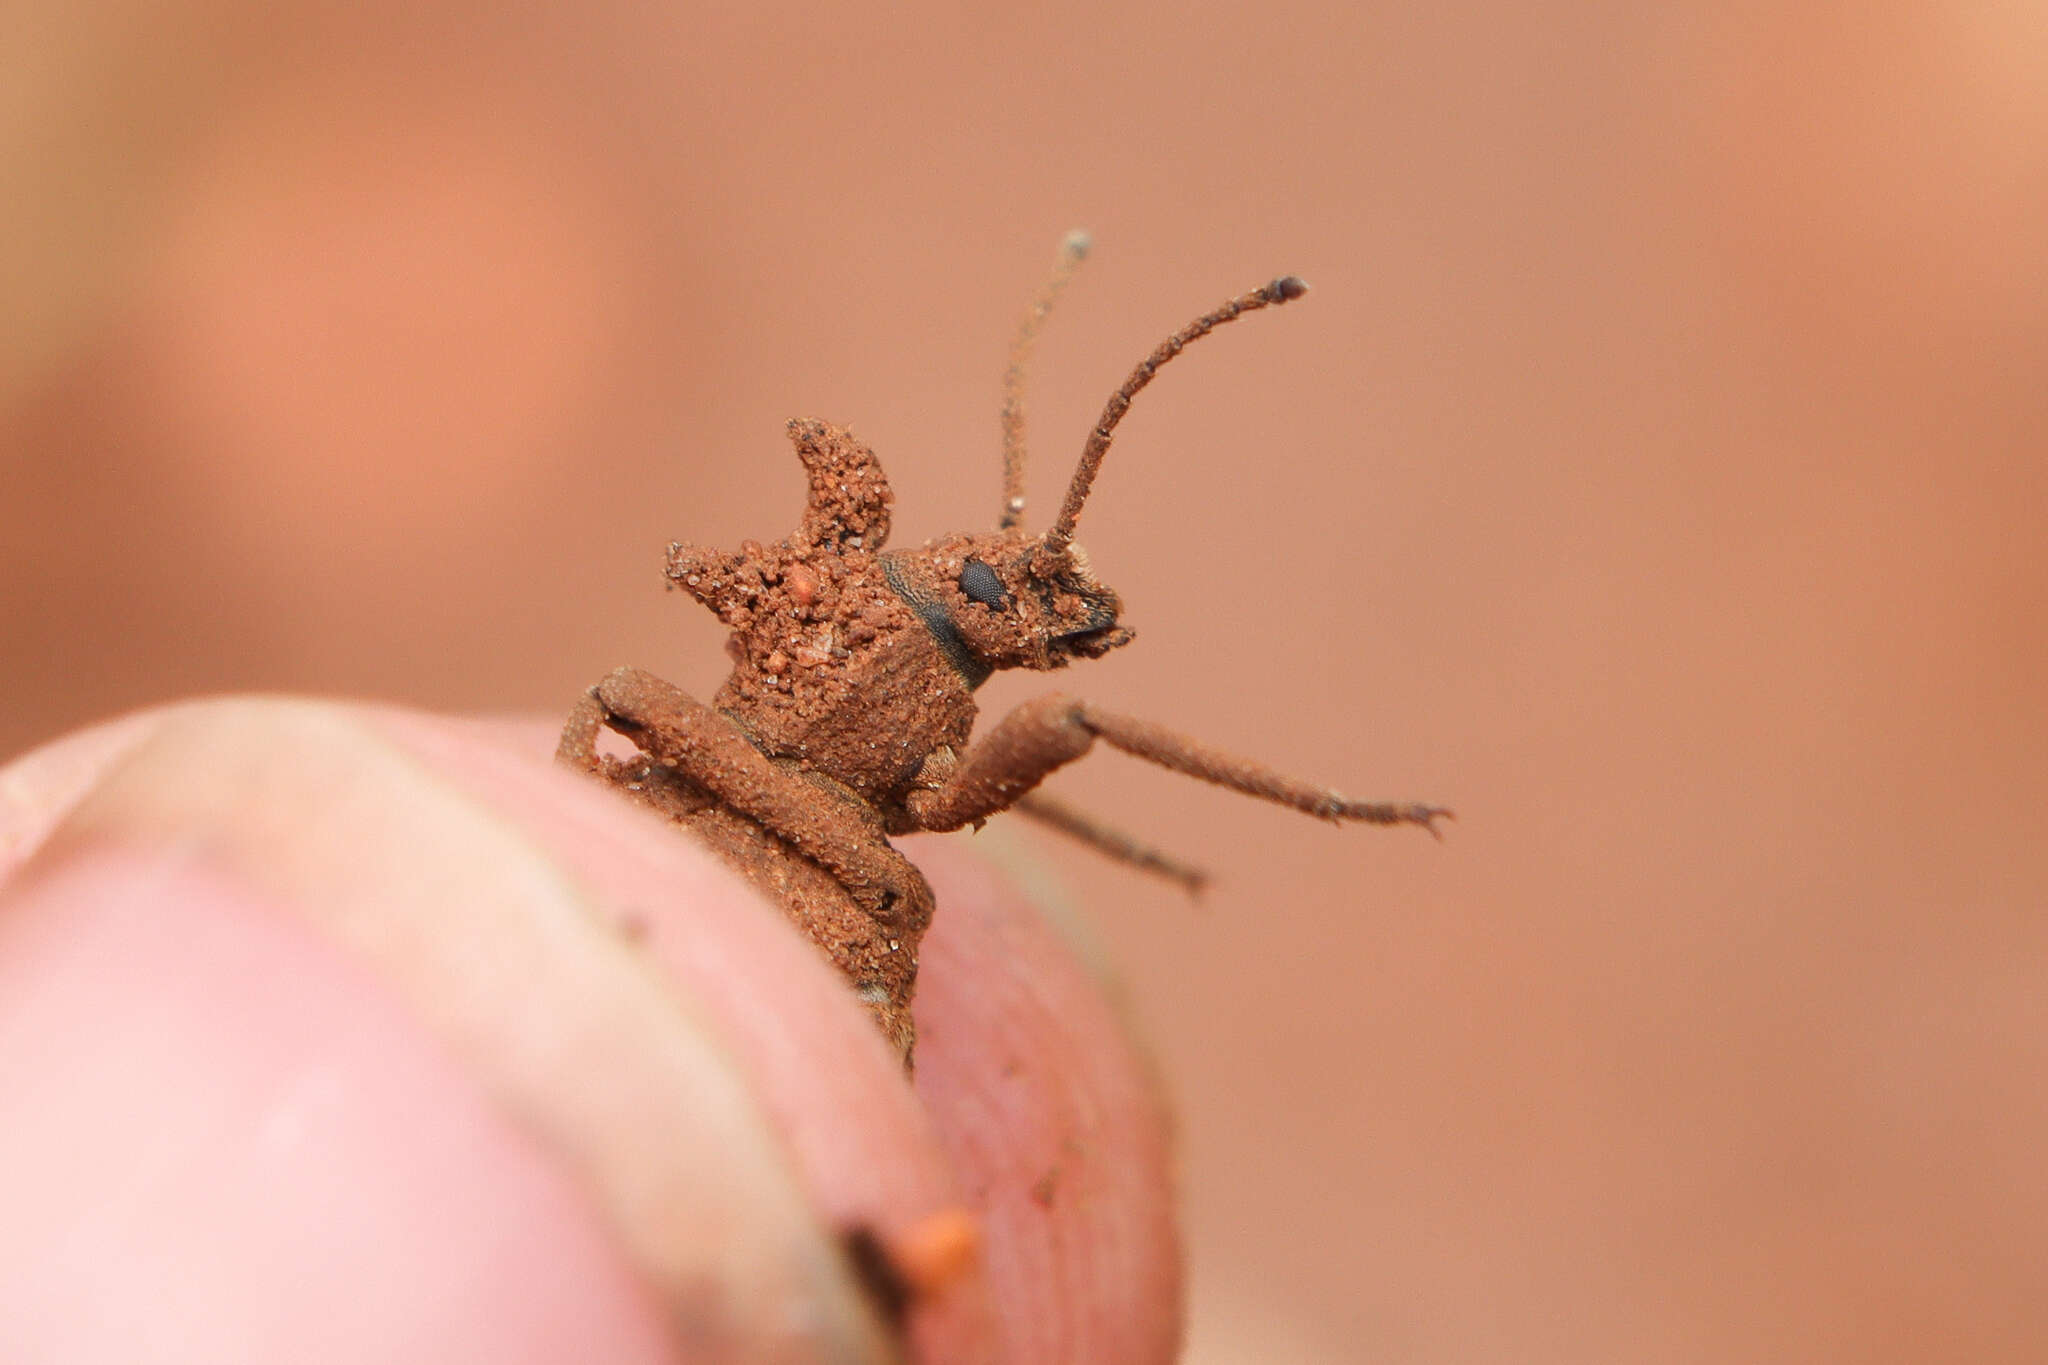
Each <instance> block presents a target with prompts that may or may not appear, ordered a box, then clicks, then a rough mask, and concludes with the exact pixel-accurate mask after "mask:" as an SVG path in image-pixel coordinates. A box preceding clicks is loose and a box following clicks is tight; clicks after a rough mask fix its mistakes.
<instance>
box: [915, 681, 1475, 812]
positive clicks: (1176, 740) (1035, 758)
mask: <svg viewBox="0 0 2048 1365" xmlns="http://www.w3.org/2000/svg"><path fill="white" fill-rule="evenodd" d="M1098 738H1099V739H1102V740H1104V741H1105V742H1107V743H1109V744H1111V745H1113V746H1114V747H1116V748H1118V749H1122V750H1123V751H1124V752H1125V753H1127V754H1132V755H1134V756H1136V757H1138V758H1142V759H1144V760H1146V761H1147V762H1150V763H1157V764H1158V765H1159V766H1161V767H1162V768H1171V769H1173V770H1174V771H1175V772H1179V773H1186V774H1187V775H1188V776H1189V777H1196V778H1200V779H1201V780H1202V781H1204V782H1212V783H1214V784H1215V785H1217V786H1219V787H1228V788H1229V789H1230V790H1232V791H1235V792H1242V793H1243V794H1244V795H1246V796H1256V797H1258V798H1259V799H1261V800H1264V801H1272V802H1276V803H1278V804H1280V805H1283V806H1292V807H1293V808H1294V809H1295V810H1298V811H1302V812H1304V813H1306V814H1309V815H1313V816H1316V817H1318V818H1320V819H1324V820H1334V821H1344V820H1362V821H1364V822H1366V823H1367V824H1374V825H1402V824H1409V825H1420V826H1422V827H1423V828H1424V829H1426V830H1428V831H1429V832H1430V833H1431V834H1436V833H1437V829H1436V825H1435V823H1434V822H1435V821H1436V820H1437V819H1438V818H1440V817H1441V818H1449V817H1450V814H1451V812H1449V811H1448V810H1445V809H1443V808H1442V807H1440V806H1425V805H1420V804H1414V803H1400V802H1383V801H1353V800H1351V799H1349V798H1347V797H1345V796H1342V795H1340V794H1338V793H1337V792H1335V791H1332V790H1331V789H1330V788H1328V787H1324V786H1321V785H1319V784H1317V783H1313V782H1305V781H1303V780H1301V779H1300V778H1294V777H1288V776H1286V775H1285V774H1283V773H1278V772H1275V771H1274V770H1273V769H1271V768H1269V767H1267V766H1266V765H1265V764H1263V763H1256V762H1253V761H1252V760H1251V759H1247V758H1239V757H1237V756H1235V755H1233V754H1227V753H1224V752H1223V751H1222V750H1220V749H1212V748H1210V747H1209V746H1208V745H1206V744H1201V743H1199V742H1197V741H1195V740H1192V739H1189V738H1188V737H1187V736H1185V735H1181V734H1177V733H1175V732H1174V731H1172V730H1169V729H1167V728H1166V727H1165V726H1163V725H1154V724H1153V723H1152V722H1150V721H1143V720H1137V719H1135V718H1133V717H1130V716H1120V715H1117V714H1116V713H1115V712H1112V711H1104V710H1103V709H1101V708H1100V707H1097V706H1092V705H1090V704H1089V703H1087V702H1083V701H1076V700H1075V699H1073V698H1071V697H1062V696H1060V695H1058V694H1056V693H1055V694H1054V695H1052V696H1047V697H1040V698H1038V699H1037V700H1035V701H1028V702H1025V703H1024V704H1023V705H1022V706H1020V707H1018V708H1017V709H1016V710H1014V711H1012V712H1011V713H1010V714H1009V715H1007V716H1005V717H1003V719H1002V721H1001V722H1000V723H998V724H997V726H996V727H995V729H993V730H991V731H990V732H989V734H988V736H987V738H985V739H983V740H982V741H981V742H980V743H978V744H976V745H974V746H973V747H972V748H970V749H969V750H968V751H967V754H966V756H965V757H964V758H962V759H961V760H960V763H959V765H958V767H956V768H955V769H954V770H953V772H952V774H951V775H950V776H949V777H948V778H947V779H946V780H945V781H944V782H943V783H942V784H941V785H940V786H939V787H938V788H937V789H936V790H931V791H919V792H912V793H911V794H910V796H909V798H908V799H907V800H906V801H905V803H904V804H905V805H906V806H908V808H909V810H910V813H911V814H912V815H913V816H915V817H916V818H917V821H918V824H919V825H920V826H921V827H923V828H925V829H933V830H948V829H958V828H960V827H961V826H962V825H966V824H972V823H975V822H977V821H981V820H985V819H987V818H988V817H989V816H991V815H993V814H995V812H997V811H999V810H1005V809H1007V808H1009V807H1010V806H1011V805H1013V804H1015V802H1016V801H1017V799H1018V798H1019V797H1021V796H1022V795H1024V793H1025V792H1028V791H1030V790H1031V789H1032V788H1033V787H1035V786H1037V785H1038V784H1039V783H1040V782H1041V781H1043V780H1044V779H1045V777H1046V775H1047V774H1048V773H1050V772H1052V771H1053V770H1054V769H1055V768H1059V767H1061V766H1063V765H1065V764H1068V763H1071V762H1073V761H1074V760H1075V759H1077V758H1079V757H1081V755H1083V754H1085V753H1087V752H1088V749H1089V747H1090V746H1091V745H1092V744H1093V743H1094V742H1095V740H1097V739H1098ZM1439 837H1441V836H1439Z"/></svg>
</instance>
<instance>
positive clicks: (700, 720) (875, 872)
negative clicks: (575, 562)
mask: <svg viewBox="0 0 2048 1365" xmlns="http://www.w3.org/2000/svg"><path fill="white" fill-rule="evenodd" d="M592 710H594V711H595V712H596V720H597V721H599V722H601V723H602V724H604V725H606V726H609V727H610V728H611V729H613V730H616V731H618V732H619V733H620V734H622V735H625V736H626V737H627V738H629V739H631V740H632V741H633V743H634V744H636V745H638V746H639V747H640V748H641V749H642V750H643V751H645V752H646V753H647V754H648V755H650V756H651V757H653V758H655V759H657V760H659V761H660V762H662V763H666V764H668V765H669V766H671V767H673V768H675V769H676V770H677V771H678V772H679V773H681V774H682V775H683V776H684V777H686V778H688V779H689V780H690V781H691V782H693V783H695V784H696V785H697V786H699V787H701V788H702V789H703V790H704V791H705V792H706V793H708V794H709V795H710V796H711V797H712V798H713V799H715V800H716V801H718V802H719V803H720V804H721V805H723V806H725V807H726V808H727V809H729V810H732V811H734V812H736V813H738V814H740V815H744V816H746V817H747V818H748V819H750V820H753V821H755V822H756V823H757V824H759V825H760V826H761V827H762V828H763V829H766V830H767V831H768V832H769V833H771V834H774V835H776V836H777V837H778V838H780V839H782V840H784V841H786V842H787V843H788V844H789V845H790V846H791V847H793V848H794V849H795V850H796V851H797V852H798V853H800V854H802V855H803V856H804V857H806V858H808V859H810V860H811V861H812V862H814V863H816V864H817V865H818V866H820V867H822V868H824V869H825V870H826V871H827V872H829V873H831V874H832V876H833V878H834V879H835V880H837V881H838V882H839V883H840V885H842V886H844V887H845V888H846V890H847V893H848V894H849V895H851V896H852V897H853V898H854V900H855V901H856V902H858V903H859V904H860V905H861V907H862V908H863V909H865V910H866V911H867V912H868V913H869V914H871V915H874V916H875V917H876V918H877V919H880V920H883V921H884V922H887V923H891V924H896V923H901V922H902V921H903V919H904V916H905V915H906V914H909V915H919V914H920V912H928V910H929V904H928V900H929V898H928V896H926V895H924V894H922V893H921V892H920V889H919V888H921V886H922V884H923V879H922V878H921V876H920V875H919V874H918V872H917V870H916V869H915V868H913V867H912V866H911V865H910V863H909V861H908V860H907V859H905V858H904V857H903V855H902V854H900V853H898V852H896V850H894V849H893V848H891V847H889V845H888V844H887V842H885V841H884V840H883V838H882V836H881V833H880V831H879V829H878V828H875V827H870V826H868V825H866V824H864V823H863V822H862V821H860V820H859V819H858V818H857V817H855V816H854V815H853V814H852V813H851V812H850V811H848V810H846V809H845V808H844V806H843V805H842V804H838V803H835V802H834V801H833V799H832V798H831V797H829V796H827V795H826V794H825V793H824V792H823V791H821V790H820V789H818V788H816V787H813V786H812V785H811V784H809V783H808V782H805V781H804V780H803V779H802V778H800V777H796V776H794V775H792V774H791V773H788V772H786V771H784V770H783V769H781V768H778V767H776V766H775V764H773V763H771V762H770V761H769V760H768V758H767V756H766V755H765V754H763V753H762V752H761V751H760V750H759V749H756V748H755V747H754V746H753V744H752V742H750V741H749V740H748V739H747V737H746V736H745V735H744V734H742V733H741V732H740V730H739V728H738V727H737V726H735V725H734V724H733V723H732V722H731V721H730V720H728V719H727V718H726V717H725V716H723V715H721V714H719V713H718V712H717V711H714V710H712V709H711V708H710V707H708V706H706V705H705V704H704V703H703V702H700V701H698V700H697V699H696V698H694V697H692V696H690V695H689V694H688V693H686V692H684V691H683V690H682V689H680V688H678V687H676V686H674V685H673V684H671V683H666V682H663V681H662V680H661V679H660V678H657V677H655V676H654V675H653V674H652V673H648V672H645V671H644V670H641V669H637V668H621V669H617V670H615V671H614V672H612V673H611V674H609V675H608V676H607V677H606V678H605V679H604V681H603V682H600V683H599V684H598V685H597V686H596V687H593V688H592V689H590V692H589V694H588V695H587V697H586V702H585V703H584V704H579V705H578V707H577V709H576V711H575V712H574V713H572V714H571V716H570V719H569V726H568V729H567V730H566V731H565V732H564V734H563V742H562V747H561V749H560V750H558V754H559V755H560V756H562V757H563V758H565V759H566V760H567V761H569V762H571V763H577V762H580V761H582V754H583V752H584V751H585V749H586V748H590V745H589V743H588V741H586V740H585V733H586V731H588V732H589V733H590V734H591V735H592V736H593V737H594V727H593V725H592V720H591V712H592ZM591 751H592V752H593V753H594V749H592V750H591Z"/></svg>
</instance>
